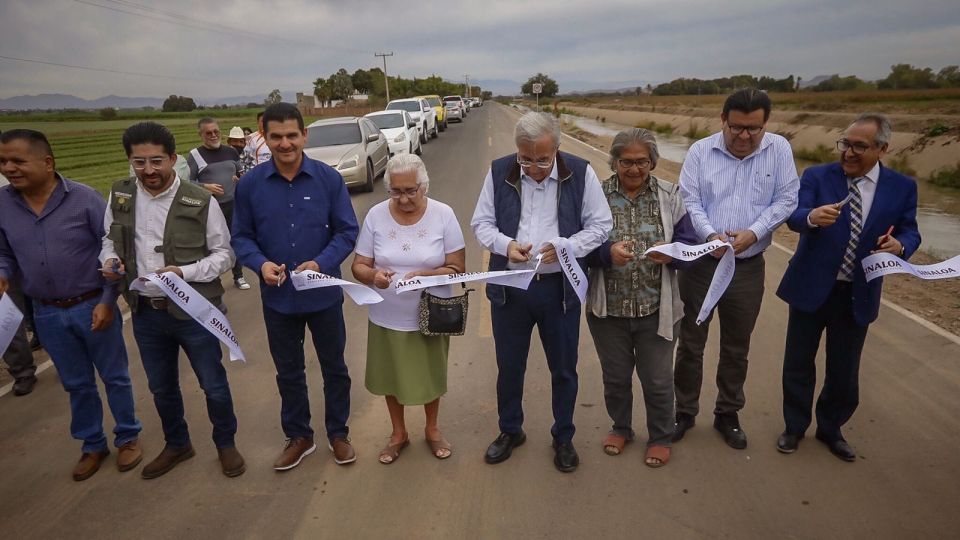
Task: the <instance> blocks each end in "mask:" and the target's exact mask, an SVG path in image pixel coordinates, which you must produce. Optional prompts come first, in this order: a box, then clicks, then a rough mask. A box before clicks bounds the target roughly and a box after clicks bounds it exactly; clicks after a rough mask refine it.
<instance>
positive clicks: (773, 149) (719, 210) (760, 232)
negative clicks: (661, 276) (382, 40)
mask: <svg viewBox="0 0 960 540" xmlns="http://www.w3.org/2000/svg"><path fill="white" fill-rule="evenodd" d="M799 189H800V179H799V177H798V176H797V167H796V165H795V164H794V162H793V151H792V150H791V148H790V143H789V142H787V140H786V139H784V138H783V137H781V136H780V135H774V134H772V133H765V134H764V135H763V140H762V141H761V142H760V146H759V147H758V148H757V149H756V150H755V151H754V152H753V153H752V154H750V155H749V156H747V157H745V158H743V159H739V158H737V157H735V156H734V155H733V154H731V153H730V152H729V151H728V150H727V147H726V144H725V143H724V141H723V133H722V132H721V133H716V134H714V135H711V136H709V137H706V138H704V139H700V140H699V141H697V142H695V143H694V144H693V146H691V147H690V151H689V152H688V153H687V157H686V159H685V160H684V161H683V169H682V170H681V172H680V192H681V193H682V195H683V202H684V204H685V205H686V207H687V213H689V214H690V219H691V220H692V221H693V226H694V229H695V230H696V231H697V235H698V236H699V238H700V240H704V241H705V240H706V238H707V237H708V236H710V235H711V234H714V233H723V232H726V231H736V230H740V229H750V230H751V231H753V233H754V234H756V235H757V242H756V243H755V244H753V245H752V246H750V248H748V249H746V250H744V251H743V252H742V253H739V254H737V257H738V258H747V257H752V256H754V255H758V254H760V253H762V252H763V251H764V250H765V249H767V247H769V246H770V242H771V240H772V233H773V231H774V229H776V228H777V227H779V226H780V225H781V224H782V223H783V222H784V221H786V220H787V218H788V217H790V214H791V213H793V211H794V210H795V209H796V207H797V192H798V191H799Z"/></svg>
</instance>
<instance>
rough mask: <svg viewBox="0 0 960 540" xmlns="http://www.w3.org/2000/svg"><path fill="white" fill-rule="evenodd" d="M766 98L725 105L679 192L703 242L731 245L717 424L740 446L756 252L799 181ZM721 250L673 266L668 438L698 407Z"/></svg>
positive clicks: (743, 96) (787, 208) (755, 309)
mask: <svg viewBox="0 0 960 540" xmlns="http://www.w3.org/2000/svg"><path fill="white" fill-rule="evenodd" d="M770 107H771V104H770V97H769V96H767V94H766V93H765V92H763V91H760V90H756V89H753V88H745V89H742V90H738V91H736V92H734V93H733V94H731V95H730V96H729V97H728V98H727V100H726V102H725V103H724V105H723V112H722V114H721V115H720V119H721V120H722V121H723V128H722V131H721V132H720V133H716V134H714V135H711V136H710V137H707V138H705V139H701V140H699V141H697V142H696V143H694V145H693V146H691V147H690V152H689V153H688V154H687V157H686V159H685V160H684V162H683V169H682V171H681V173H680V190H681V193H682V194H683V200H684V203H685V205H686V207H687V213H688V214H689V215H690V218H691V220H692V221H693V226H694V228H695V229H696V232H697V235H698V236H699V238H700V240H702V241H704V242H707V241H710V240H714V239H716V238H719V239H721V240H724V241H729V242H730V244H731V245H732V246H733V249H734V252H735V253H736V272H735V273H734V275H733V279H732V281H731V282H730V285H729V287H727V290H726V292H724V294H723V296H722V297H721V298H720V301H719V302H718V303H717V307H716V310H717V311H718V312H719V316H720V359H719V363H718V365H717V401H716V406H715V408H714V411H713V414H714V417H715V419H714V427H715V428H716V429H717V431H719V432H720V433H721V434H722V435H723V438H724V440H725V441H726V443H727V444H728V445H729V446H730V447H732V448H736V449H743V448H746V447H747V436H746V434H745V433H744V432H743V429H741V427H740V421H739V418H738V416H737V413H738V412H739V411H740V409H742V408H743V405H744V403H745V401H746V399H745V397H744V394H743V384H744V381H745V380H746V378H747V355H748V353H749V351H750V335H751V334H752V333H753V328H754V325H755V323H756V321H757V316H758V315H759V314H760V304H761V301H762V300H763V279H764V261H763V251H764V250H765V249H767V247H769V246H770V242H771V236H772V234H773V231H774V229H776V228H777V227H779V226H780V225H781V224H782V223H783V222H784V221H785V220H786V219H787V218H788V217H789V216H790V214H791V213H792V212H793V210H794V209H795V208H796V207H797V191H798V190H799V187H800V183H799V178H798V177H797V169H796V165H795V164H794V162H793V152H792V151H791V149H790V143H788V142H787V140H786V139H784V138H783V137H781V136H779V135H774V134H772V133H766V124H767V120H769V118H770ZM725 250H726V248H722V249H719V250H717V251H715V252H713V257H703V258H701V259H698V260H697V261H696V262H695V263H694V264H692V265H691V266H690V267H689V269H687V270H684V271H681V272H680V280H679V285H680V297H681V298H682V299H683V303H684V318H683V321H682V323H681V326H680V340H679V346H678V349H677V360H676V366H675V370H674V387H675V393H676V399H677V425H676V431H675V432H674V440H675V441H678V440H680V439H682V438H683V435H684V433H686V431H687V430H688V429H690V428H691V427H693V425H694V418H695V417H696V415H697V412H698V411H699V399H700V387H701V383H702V381H703V349H704V346H705V345H706V342H707V336H708V333H709V330H710V322H711V320H712V319H713V314H712V313H711V316H710V317H709V318H708V319H707V320H706V321H704V323H703V324H702V325H698V324H697V323H696V320H697V314H698V312H699V311H700V307H701V306H702V304H703V300H704V297H705V296H706V294H707V289H708V288H709V286H710V280H711V278H712V277H713V273H714V271H715V270H716V268H717V264H718V261H719V259H720V257H721V256H722V255H723V251H725Z"/></svg>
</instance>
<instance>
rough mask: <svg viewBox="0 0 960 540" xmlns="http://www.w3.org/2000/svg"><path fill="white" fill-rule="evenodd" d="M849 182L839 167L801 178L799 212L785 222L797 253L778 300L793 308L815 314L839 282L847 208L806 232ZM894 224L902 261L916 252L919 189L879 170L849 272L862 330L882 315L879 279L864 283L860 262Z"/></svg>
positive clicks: (840, 197)
mask: <svg viewBox="0 0 960 540" xmlns="http://www.w3.org/2000/svg"><path fill="white" fill-rule="evenodd" d="M848 193H849V187H848V186H847V177H846V175H845V174H844V172H843V168H841V166H840V163H830V164H827V165H819V166H816V167H810V168H808V169H807V170H806V171H804V173H803V177H802V178H801V179H800V193H799V200H798V204H797V209H796V210H795V211H794V212H793V214H792V215H791V216H790V218H789V219H788V220H787V225H788V226H789V227H790V229H792V230H794V231H796V232H798V233H800V244H799V245H798V246H797V252H796V253H795V254H794V256H793V258H792V259H790V264H789V265H788V266H787V271H786V273H784V275H783V280H782V281H781V282H780V287H779V288H778V289H777V296H779V297H780V298H782V299H783V300H784V301H786V302H787V303H788V304H790V306H791V307H794V308H796V309H799V310H800V311H804V312H808V313H813V312H815V311H816V310H817V309H819V308H820V306H822V305H823V303H824V302H826V300H827V297H828V296H829V295H830V291H831V290H832V289H833V286H834V284H835V282H836V280H837V274H838V273H839V272H840V265H841V263H842V262H843V255H844V252H845V251H846V249H847V243H848V241H849V240H850V205H849V204H847V205H844V207H843V210H842V211H841V213H840V217H839V218H838V219H837V221H836V223H834V224H833V225H831V226H829V227H819V228H810V226H809V225H807V216H808V215H809V214H810V211H811V210H813V209H814V208H817V207H819V206H823V205H825V204H830V203H836V202H840V201H842V200H843V199H845V198H846V197H847V194H848ZM891 225H893V233H892V235H893V236H894V237H895V238H896V239H897V240H899V241H900V243H901V244H903V249H904V252H903V253H904V254H903V258H904V259H909V258H910V256H911V255H912V254H913V252H914V251H916V250H917V248H918V247H920V231H919V230H917V184H916V182H915V181H914V180H913V179H912V178H909V177H907V176H904V175H902V174H900V173H897V172H895V171H892V170H890V169H888V168H886V167H884V166H883V165H881V166H880V177H879V179H878V180H877V190H876V194H875V195H874V198H873V204H872V205H871V207H870V214H869V215H867V216H866V220H865V221H864V224H863V232H862V233H861V235H860V242H859V244H857V251H856V262H855V263H854V268H853V315H854V319H855V320H856V322H857V324H859V325H862V326H866V325H868V324H870V323H871V322H873V321H874V320H876V318H877V314H878V313H879V311H880V290H881V288H882V287H883V279H882V278H877V279H874V280H873V281H871V282H870V283H867V281H866V278H865V277H864V273H863V267H862V266H861V264H860V263H861V261H862V260H863V258H864V257H867V256H868V255H870V252H871V251H872V250H874V249H876V243H877V238H878V237H880V236H881V235H883V234H886V232H887V229H888V228H889V227H890V226H891Z"/></svg>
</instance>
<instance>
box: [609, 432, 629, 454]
mask: <svg viewBox="0 0 960 540" xmlns="http://www.w3.org/2000/svg"><path fill="white" fill-rule="evenodd" d="M628 442H630V441H629V440H628V439H627V438H626V437H624V436H623V435H618V434H616V433H608V434H607V436H606V437H604V439H603V451H604V452H605V453H606V454H607V455H608V456H619V455H620V453H621V452H623V447H624V446H626V445H627V443H628Z"/></svg>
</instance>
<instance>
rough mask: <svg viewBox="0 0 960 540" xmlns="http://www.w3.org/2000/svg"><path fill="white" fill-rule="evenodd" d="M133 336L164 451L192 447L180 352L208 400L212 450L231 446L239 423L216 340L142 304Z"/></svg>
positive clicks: (191, 323)
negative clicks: (182, 386)
mask: <svg viewBox="0 0 960 540" xmlns="http://www.w3.org/2000/svg"><path fill="white" fill-rule="evenodd" d="M133 335H134V337H135V338H136V340H137V347H139V349H140V359H141V360H142V361H143V369H144V371H146V373H147V383H148V384H149V386H150V392H151V393H153V404H154V405H155V406H156V407H157V414H159V415H160V423H161V424H162V425H163V437H164V440H166V442H167V445H168V446H172V447H175V448H183V447H185V446H187V445H189V444H190V433H189V431H188V429H187V421H186V420H185V419H184V417H183V395H182V394H181V393H180V349H181V348H183V350H184V351H185V352H186V353H187V358H188V359H189V360H190V365H191V366H192V367H193V372H194V373H195V374H196V375H197V380H198V381H199V382H200V388H202V389H203V393H204V394H205V395H206V397H207V416H209V418H210V423H211V424H213V442H214V444H215V445H216V446H217V448H228V447H231V446H234V435H236V433H237V417H236V416H235V415H234V414H233V398H232V397H231V395H230V384H229V383H228V382H227V372H226V370H225V369H223V364H222V363H221V362H222V361H223V352H222V351H221V350H220V340H218V339H217V338H216V337H215V336H214V335H213V334H211V333H210V332H208V331H207V330H206V329H204V328H203V326H201V325H200V324H199V323H198V322H196V321H194V320H193V319H189V320H186V321H183V320H180V319H177V318H175V317H174V316H173V315H170V314H169V313H167V311H166V310H156V309H153V308H151V307H150V306H149V305H147V303H146V302H141V303H140V306H139V309H138V311H137V313H135V314H134V316H133Z"/></svg>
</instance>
